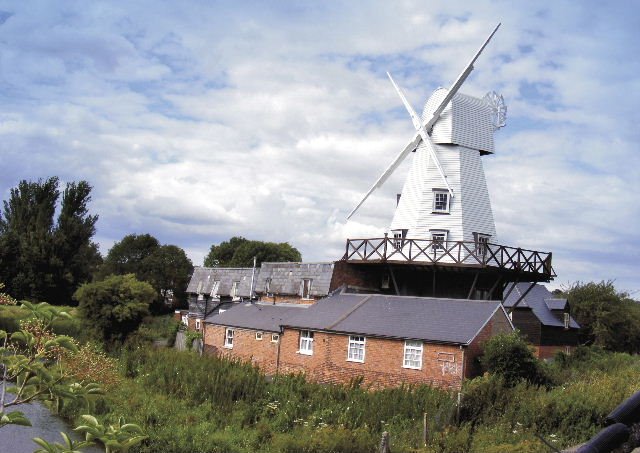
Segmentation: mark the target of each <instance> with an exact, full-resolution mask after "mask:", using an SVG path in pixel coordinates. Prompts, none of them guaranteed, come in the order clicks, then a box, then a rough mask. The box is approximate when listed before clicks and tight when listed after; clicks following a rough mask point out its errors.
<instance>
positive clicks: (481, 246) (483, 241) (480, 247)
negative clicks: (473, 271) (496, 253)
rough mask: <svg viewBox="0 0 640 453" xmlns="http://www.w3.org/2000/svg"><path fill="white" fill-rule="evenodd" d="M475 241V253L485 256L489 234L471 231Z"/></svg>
mask: <svg viewBox="0 0 640 453" xmlns="http://www.w3.org/2000/svg"><path fill="white" fill-rule="evenodd" d="M473 237H474V239H475V243H476V253H477V254H478V256H482V257H484V256H486V254H487V250H488V244H489V238H490V237H491V235H489V234H483V233H473Z"/></svg>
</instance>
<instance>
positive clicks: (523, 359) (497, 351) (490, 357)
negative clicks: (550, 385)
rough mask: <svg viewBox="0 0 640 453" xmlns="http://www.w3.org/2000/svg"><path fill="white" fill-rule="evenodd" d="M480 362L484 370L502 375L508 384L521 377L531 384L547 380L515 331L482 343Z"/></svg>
mask: <svg viewBox="0 0 640 453" xmlns="http://www.w3.org/2000/svg"><path fill="white" fill-rule="evenodd" d="M480 363H481V364H482V367H483V369H484V370H485V371H488V372H489V373H492V374H497V375H500V376H502V377H503V378H504V382H505V384H507V385H510V386H513V385H515V384H516V383H518V382H519V381H521V380H523V379H524V380H526V381H528V382H531V383H533V384H544V383H547V382H548V378H547V376H546V374H545V372H544V369H543V367H542V365H541V364H540V362H539V361H538V359H536V358H535V356H534V355H533V352H532V350H531V348H530V347H529V345H528V344H527V342H526V341H525V340H524V338H523V337H522V336H521V335H520V333H519V332H517V331H516V332H510V333H501V334H498V335H496V336H494V337H492V338H490V339H489V340H488V341H487V342H486V343H485V344H484V354H483V356H482V357H481V359H480Z"/></svg>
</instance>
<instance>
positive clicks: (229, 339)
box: [224, 327, 233, 349]
mask: <svg viewBox="0 0 640 453" xmlns="http://www.w3.org/2000/svg"><path fill="white" fill-rule="evenodd" d="M224 347H225V348H229V349H232V348H233V329H230V328H229V327H227V328H226V329H225V330H224Z"/></svg>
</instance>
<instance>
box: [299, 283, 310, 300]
mask: <svg viewBox="0 0 640 453" xmlns="http://www.w3.org/2000/svg"><path fill="white" fill-rule="evenodd" d="M300 295H301V296H302V298H303V299H311V279H310V278H303V279H302V281H301V282H300Z"/></svg>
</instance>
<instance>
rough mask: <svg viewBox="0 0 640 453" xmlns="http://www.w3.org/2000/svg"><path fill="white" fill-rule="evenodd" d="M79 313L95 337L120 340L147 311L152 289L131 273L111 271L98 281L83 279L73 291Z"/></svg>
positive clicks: (151, 298)
mask: <svg viewBox="0 0 640 453" xmlns="http://www.w3.org/2000/svg"><path fill="white" fill-rule="evenodd" d="M73 297H74V299H76V300H77V301H78V303H79V307H78V308H79V313H80V316H81V317H82V318H83V319H84V320H85V321H86V322H85V325H86V326H87V328H90V329H92V330H93V331H94V332H95V334H96V335H97V337H98V338H99V339H101V340H104V341H106V342H113V341H123V340H124V339H125V338H126V337H127V335H129V334H130V333H131V332H133V331H134V330H136V329H137V328H138V326H139V325H140V323H141V322H142V319H143V318H144V317H145V316H146V315H148V314H149V305H150V304H151V302H153V300H154V298H155V291H154V290H153V288H152V287H151V285H149V284H148V283H146V282H141V281H138V280H136V278H135V276H134V275H133V274H128V275H112V276H111V277H108V278H106V279H105V280H103V281H101V282H95V283H86V284H84V285H82V286H81V287H80V288H79V289H78V291H76V293H75V294H74V296H73Z"/></svg>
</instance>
